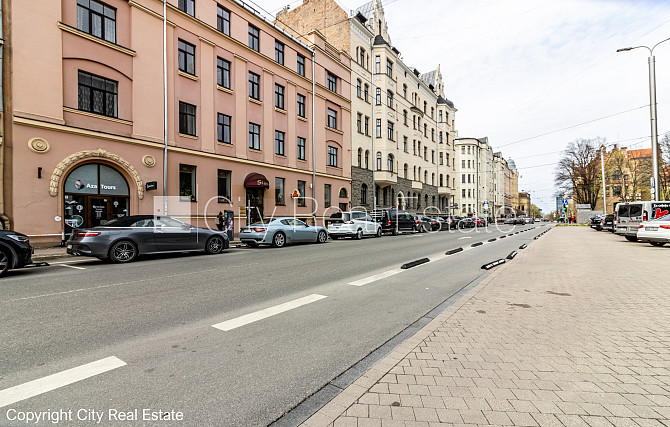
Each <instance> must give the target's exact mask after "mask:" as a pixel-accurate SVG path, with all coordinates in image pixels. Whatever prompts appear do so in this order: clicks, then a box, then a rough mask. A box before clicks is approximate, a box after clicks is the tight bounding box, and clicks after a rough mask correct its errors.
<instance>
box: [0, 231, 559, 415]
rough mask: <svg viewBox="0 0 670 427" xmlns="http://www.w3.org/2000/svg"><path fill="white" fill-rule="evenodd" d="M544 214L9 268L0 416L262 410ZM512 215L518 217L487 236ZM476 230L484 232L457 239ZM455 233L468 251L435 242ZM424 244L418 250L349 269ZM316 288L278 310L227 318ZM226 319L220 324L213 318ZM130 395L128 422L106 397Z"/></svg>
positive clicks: (1, 329)
mask: <svg viewBox="0 0 670 427" xmlns="http://www.w3.org/2000/svg"><path fill="white" fill-rule="evenodd" d="M546 229H547V227H540V224H535V225H530V226H517V227H516V228H514V229H512V228H511V227H510V226H505V227H502V226H501V228H500V230H498V229H496V228H495V227H491V228H489V229H488V232H485V231H484V230H482V229H479V230H466V231H464V232H455V231H454V232H447V231H443V232H436V233H427V234H409V235H401V236H396V237H393V236H384V237H382V238H366V239H364V240H362V241H350V240H348V239H347V240H338V241H332V240H329V241H328V242H327V243H326V244H322V245H317V244H312V245H297V246H289V247H286V248H282V249H274V248H254V249H251V248H231V249H230V250H229V251H226V252H225V253H224V254H221V255H216V256H209V255H195V256H194V255H175V256H170V257H164V258H151V259H144V260H141V261H138V262H136V263H133V264H130V265H123V266H119V265H112V264H107V263H103V262H100V261H97V260H87V259H76V260H72V259H66V260H59V261H56V262H57V263H63V264H56V263H54V264H52V265H51V266H50V267H43V268H39V269H32V270H30V269H26V270H20V271H14V272H10V274H9V275H8V276H7V277H6V278H3V279H2V280H1V281H0V289H2V293H1V294H0V322H1V323H0V324H1V325H2V326H0V342H1V343H2V347H0V425H25V424H26V423H25V422H20V421H18V420H11V419H8V418H7V417H8V416H10V417H14V416H17V414H19V413H27V412H29V411H36V412H42V411H58V410H61V409H62V410H64V411H67V410H72V419H71V420H68V422H67V423H65V424H66V425H96V422H95V420H91V419H86V420H84V421H77V411H79V410H80V409H90V410H93V411H97V412H100V413H101V414H102V421H101V422H100V423H99V424H97V425H152V424H155V423H154V422H151V421H143V420H142V410H143V409H151V410H154V411H168V412H169V411H180V412H182V413H183V417H184V420H183V421H181V422H179V421H176V422H175V421H170V422H167V423H165V422H164V423H162V425H180V424H181V425H225V426H263V425H268V424H270V423H272V422H273V421H275V420H276V419H278V418H279V417H281V416H282V414H284V413H285V412H287V411H290V410H291V409H292V408H294V407H295V406H296V405H298V404H299V403H300V402H301V401H303V400H304V399H306V398H307V397H309V396H310V395H312V394H313V393H315V392H317V391H318V390H319V389H321V388H322V387H323V386H324V385H325V384H327V383H328V382H330V381H331V380H333V379H334V378H336V377H337V376H338V375H339V374H340V373H342V372H343V371H345V370H346V369H348V368H349V367H351V366H352V365H354V364H355V363H356V362H358V361H359V360H361V359H363V358H364V357H365V356H366V355H368V354H369V353H370V352H372V351H373V350H375V349H376V348H378V347H379V346H381V345H382V344H384V343H385V342H387V341H388V340H389V339H391V338H392V337H394V336H395V335H396V334H398V333H399V332H401V331H403V330H404V329H405V328H407V327H408V326H409V325H410V324H412V323H413V322H415V321H416V320H417V319H419V318H421V317H422V316H424V315H425V314H426V313H427V312H429V311H430V310H432V309H433V308H434V307H436V306H437V305H439V304H440V303H442V302H443V301H444V300H446V299H447V298H449V297H450V296H451V295H453V294H454V293H455V292H457V291H458V290H460V289H461V288H463V287H464V286H466V285H467V284H468V283H470V282H472V281H473V280H475V279H477V278H478V277H480V276H481V275H482V274H483V273H484V270H481V269H480V266H481V265H482V264H485V263H486V262H489V261H492V260H494V259H498V258H504V257H505V256H506V255H507V254H508V253H509V252H510V251H512V250H515V249H518V247H519V246H520V245H521V244H523V243H530V242H532V239H533V237H534V236H535V235H537V234H539V233H540V232H542V231H544V230H546ZM520 230H530V231H528V232H524V233H519V234H514V235H512V236H509V237H506V238H505V239H498V240H496V241H494V242H488V240H489V239H492V238H494V237H499V236H500V235H501V234H505V235H507V234H509V233H510V232H516V231H520ZM479 241H483V242H486V244H485V245H483V246H479V247H476V248H471V244H472V243H475V242H479ZM459 246H463V247H464V248H466V249H468V250H466V251H464V252H462V253H458V254H454V255H450V256H444V255H443V254H444V252H445V251H446V250H448V249H451V248H454V247H459ZM422 257H428V258H429V259H431V262H429V263H427V264H423V265H421V266H419V267H415V268H412V269H409V270H404V271H402V272H399V273H396V274H393V275H390V276H388V277H385V278H381V279H379V280H375V281H372V279H371V280H370V281H369V283H367V284H364V285H362V286H353V285H350V284H349V283H352V282H353V283H357V284H359V285H360V284H361V283H363V282H364V279H366V278H370V277H372V276H376V277H382V276H384V275H387V274H389V273H388V272H389V271H392V272H393V271H395V269H397V268H399V267H400V265H401V264H403V263H405V262H408V261H412V260H415V259H418V258H422ZM314 295H316V296H315V297H312V300H313V301H312V302H309V303H305V304H304V305H302V306H298V307H295V308H291V309H290V310H288V311H285V312H282V313H280V314H274V315H271V316H268V317H266V318H260V319H248V318H242V320H245V319H246V320H255V321H253V322H251V323H246V324H242V323H244V322H243V321H242V320H240V319H239V318H240V317H241V316H245V315H249V314H250V313H256V312H259V311H261V310H266V309H270V310H275V311H276V308H277V307H278V306H279V307H284V308H287V307H286V306H283V305H282V304H287V303H291V302H294V301H296V300H298V301H303V302H304V301H305V300H304V298H306V297H309V296H314ZM264 313H265V315H268V314H270V313H268V312H267V311H266V312H264ZM256 317H257V318H258V317H262V316H256ZM232 319H237V320H238V326H237V327H235V328H233V329H230V330H222V329H217V328H215V327H212V325H217V324H220V323H222V322H226V321H230V320H232ZM227 326H230V323H229V324H227ZM232 326H235V325H232ZM112 356H114V357H116V358H118V359H119V360H120V361H122V362H121V363H124V364H123V366H116V367H114V368H110V370H108V371H106V372H103V373H98V374H95V375H91V376H89V377H87V378H83V379H80V380H78V381H73V380H69V381H71V382H72V384H69V385H66V386H63V387H59V388H55V389H53V390H51V391H48V392H44V393H41V394H38V395H35V396H32V397H27V398H25V397H24V398H23V399H20V400H18V401H16V402H11V400H12V399H9V398H8V397H7V396H8V395H9V392H8V391H7V390H8V389H9V388H12V387H15V386H22V385H24V384H26V383H28V382H30V381H35V380H39V379H43V378H44V377H47V376H50V375H53V374H57V373H60V372H62V371H66V370H70V369H73V368H77V367H80V366H82V365H85V364H88V363H91V362H95V361H98V360H101V359H106V358H109V357H112ZM77 375H78V374H77V373H75V372H70V371H68V372H67V373H66V374H63V376H64V377H68V378H76V377H77ZM50 378H51V377H50ZM51 379H52V381H51V383H54V384H60V383H58V381H57V380H61V381H63V380H62V378H60V377H59V378H51ZM64 381H66V382H67V381H68V380H64ZM40 386H41V387H44V385H43V384H42V383H31V384H30V387H24V388H25V389H28V390H35V389H39V387H40ZM53 387H54V386H52V388H53ZM24 388H21V387H18V388H17V389H15V390H18V389H20V390H21V391H23V390H24ZM15 394H16V393H15ZM3 399H4V401H3ZM8 399H9V400H8ZM14 400H15V399H14ZM7 402H11V403H7ZM10 409H11V410H12V411H14V412H11V413H8V410H10ZM134 410H138V411H139V412H138V417H139V418H140V419H139V421H121V420H119V416H116V420H118V421H116V420H115V419H114V416H113V414H114V411H118V412H119V413H120V412H128V411H131V412H130V415H131V416H132V415H134V412H133V411H134ZM89 414H93V412H88V411H84V412H81V413H80V415H82V416H86V417H87V418H88V415H89ZM110 417H111V419H110ZM47 424H51V425H53V424H52V422H50V421H42V422H41V423H39V424H38V425H47ZM158 424H161V423H158Z"/></svg>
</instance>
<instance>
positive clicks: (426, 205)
mask: <svg viewBox="0 0 670 427" xmlns="http://www.w3.org/2000/svg"><path fill="white" fill-rule="evenodd" d="M423 197H424V203H425V204H424V206H425V207H428V194H426V195H425V196H423Z"/></svg>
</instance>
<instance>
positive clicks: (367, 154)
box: [365, 150, 370, 169]
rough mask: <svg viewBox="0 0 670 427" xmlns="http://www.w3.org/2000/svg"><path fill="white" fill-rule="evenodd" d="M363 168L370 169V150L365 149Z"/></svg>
mask: <svg viewBox="0 0 670 427" xmlns="http://www.w3.org/2000/svg"><path fill="white" fill-rule="evenodd" d="M365 169H370V150H365Z"/></svg>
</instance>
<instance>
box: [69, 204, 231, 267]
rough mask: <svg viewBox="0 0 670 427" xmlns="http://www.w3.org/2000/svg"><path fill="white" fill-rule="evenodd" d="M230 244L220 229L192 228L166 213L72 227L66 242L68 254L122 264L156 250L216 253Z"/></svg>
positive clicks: (125, 217)
mask: <svg viewBox="0 0 670 427" xmlns="http://www.w3.org/2000/svg"><path fill="white" fill-rule="evenodd" d="M229 245H230V242H229V241H228V236H227V235H226V234H225V233H222V232H220V231H213V230H210V229H207V228H197V227H193V226H191V225H189V224H186V223H184V222H181V221H179V220H178V219H175V218H172V217H169V216H153V215H130V216H124V217H121V218H117V219H113V220H111V221H109V222H108V223H106V224H105V225H101V226H98V227H93V228H86V229H78V230H74V231H73V232H72V235H71V236H70V240H68V241H67V253H69V254H72V255H86V256H92V257H96V258H100V259H109V260H110V261H112V262H115V263H124V262H131V261H133V260H134V259H135V258H137V256H138V255H148V254H155V253H166V252H195V251H200V252H202V251H205V252H207V253H210V254H218V253H220V252H222V251H223V250H225V249H228V247H229Z"/></svg>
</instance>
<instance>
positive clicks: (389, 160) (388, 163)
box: [386, 154, 393, 172]
mask: <svg viewBox="0 0 670 427" xmlns="http://www.w3.org/2000/svg"><path fill="white" fill-rule="evenodd" d="M386 168H387V169H388V171H389V172H393V154H389V155H388V156H387V157H386Z"/></svg>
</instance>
